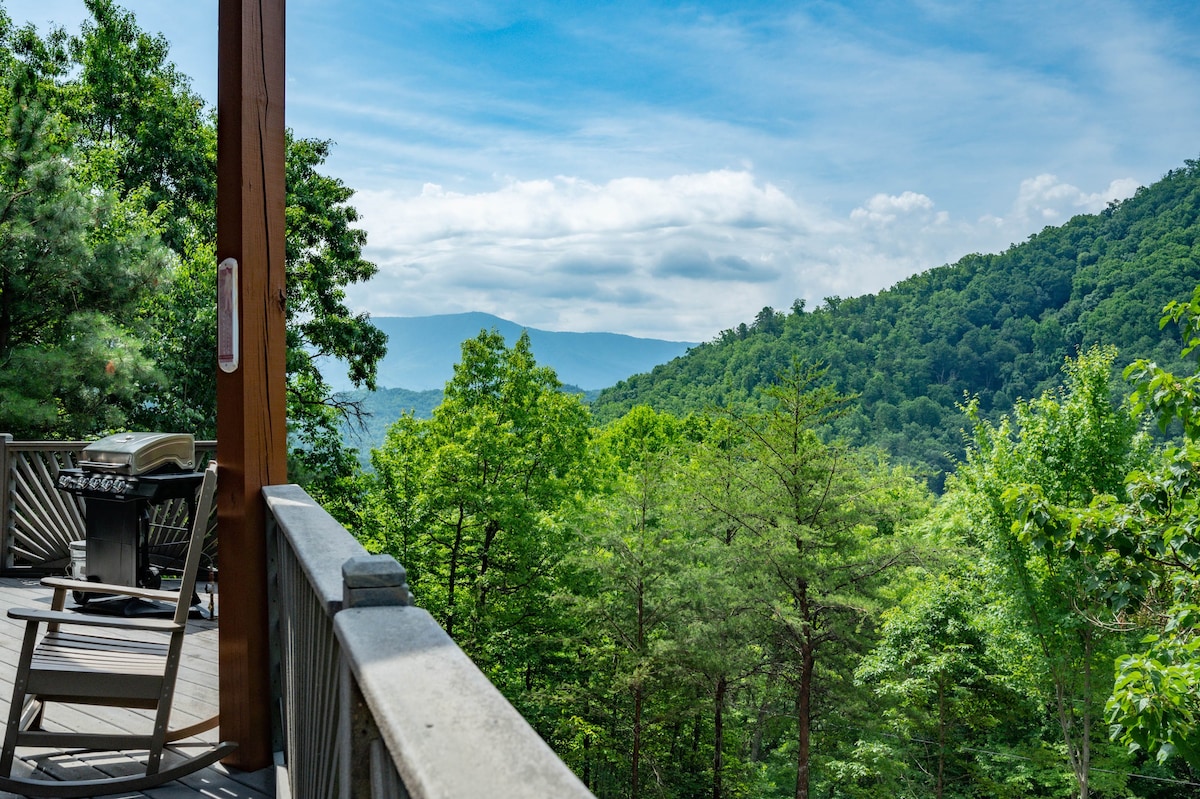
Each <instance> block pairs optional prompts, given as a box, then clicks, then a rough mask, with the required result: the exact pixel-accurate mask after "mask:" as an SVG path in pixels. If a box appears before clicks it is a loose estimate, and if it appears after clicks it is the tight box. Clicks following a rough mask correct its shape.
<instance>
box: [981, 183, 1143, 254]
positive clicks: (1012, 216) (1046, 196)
mask: <svg viewBox="0 0 1200 799" xmlns="http://www.w3.org/2000/svg"><path fill="white" fill-rule="evenodd" d="M1138 185H1139V184H1138V182H1137V181H1136V180H1134V179H1133V178H1118V179H1116V180H1113V181H1112V182H1110V183H1109V184H1108V186H1107V187H1106V188H1105V189H1103V190H1102V191H1097V192H1088V191H1084V190H1083V189H1080V188H1078V187H1077V186H1073V185H1071V184H1070V183H1065V182H1063V181H1061V180H1059V179H1058V177H1056V176H1055V175H1049V174H1041V175H1038V176H1036V177H1032V178H1027V179H1026V180H1023V181H1021V186H1020V188H1019V189H1018V191H1017V197H1016V199H1015V200H1014V201H1013V204H1012V207H1011V209H1010V210H1009V212H1008V213H1007V214H1005V215H1004V216H993V215H990V214H988V215H985V216H983V217H982V218H981V219H980V220H979V221H980V225H981V226H982V227H983V228H984V229H986V228H992V229H993V230H994V231H995V235H993V236H990V237H988V238H989V239H990V241H992V242H996V243H995V244H993V246H996V247H999V246H1003V245H1004V244H1005V243H1008V242H1013V241H1019V240H1021V239H1022V238H1023V237H1024V236H1027V235H1028V234H1030V233H1035V232H1037V231H1038V230H1041V229H1042V228H1043V227H1046V226H1048V225H1061V224H1063V223H1064V222H1066V221H1067V220H1069V219H1070V218H1071V217H1073V216H1075V215H1077V214H1094V213H1098V212H1099V211H1102V210H1104V208H1105V207H1106V206H1107V205H1108V204H1109V203H1110V202H1113V201H1114V200H1124V199H1126V198H1128V197H1132V196H1133V193H1134V192H1135V191H1137V188H1138Z"/></svg>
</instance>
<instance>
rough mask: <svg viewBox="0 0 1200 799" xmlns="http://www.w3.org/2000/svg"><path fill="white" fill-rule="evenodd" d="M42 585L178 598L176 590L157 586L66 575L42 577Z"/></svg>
mask: <svg viewBox="0 0 1200 799" xmlns="http://www.w3.org/2000/svg"><path fill="white" fill-rule="evenodd" d="M41 583H42V585H44V586H46V587H47V588H53V589H55V590H58V591H79V592H81V593H87V594H106V595H107V594H111V595H113V596H130V597H137V598H138V599H158V600H162V601H164V602H174V601H175V600H177V599H179V592H178V591H166V590H161V589H157V588H139V587H138V586H134V585H113V584H112V583H94V582H90V581H88V580H72V579H70V578H68V577H43V578H42V580H41Z"/></svg>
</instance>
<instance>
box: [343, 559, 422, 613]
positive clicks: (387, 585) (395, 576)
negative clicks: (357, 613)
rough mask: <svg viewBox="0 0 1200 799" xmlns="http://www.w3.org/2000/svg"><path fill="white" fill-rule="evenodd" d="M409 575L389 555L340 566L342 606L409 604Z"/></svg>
mask: <svg viewBox="0 0 1200 799" xmlns="http://www.w3.org/2000/svg"><path fill="white" fill-rule="evenodd" d="M407 577H408V574H407V572H405V571H404V567H403V566H401V565H400V564H399V563H397V562H396V559H395V558H393V557H392V556H391V555H361V556H358V557H354V558H350V559H349V560H347V561H346V562H345V563H343V564H342V607H343V608H362V607H373V606H379V605H411V604H412V603H413V595H412V592H411V591H409V590H408V581H407Z"/></svg>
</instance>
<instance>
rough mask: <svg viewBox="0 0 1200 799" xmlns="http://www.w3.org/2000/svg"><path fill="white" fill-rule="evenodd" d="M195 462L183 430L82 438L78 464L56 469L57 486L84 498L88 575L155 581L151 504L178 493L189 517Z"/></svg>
mask: <svg viewBox="0 0 1200 799" xmlns="http://www.w3.org/2000/svg"><path fill="white" fill-rule="evenodd" d="M195 464H196V453H195V441H194V440H193V437H192V436H191V435H189V434H187V433H118V434H116V435H112V436H108V437H106V438H102V439H100V440H99V441H96V442H94V443H92V444H90V445H88V447H87V448H86V449H84V451H83V455H82V457H81V459H80V461H79V466H78V467H77V468H74V469H63V470H61V471H60V472H59V474H58V478H57V482H56V485H57V486H58V488H59V489H61V490H63V491H67V492H69V493H71V494H74V495H76V496H79V497H82V498H83V500H84V532H85V541H86V550H87V577H88V579H89V580H93V581H98V582H102V583H112V584H114V585H133V586H140V587H143V588H157V587H158V585H159V579H158V575H157V572H156V571H155V570H154V569H153V568H152V567H151V563H150V546H149V538H150V518H151V513H150V509H151V506H153V505H157V504H160V503H163V502H166V501H168V500H172V499H184V500H186V502H187V507H188V519H189V520H190V519H191V518H192V516H193V515H194V514H195V512H196V508H195V504H196V489H197V487H198V486H199V485H200V483H201V481H202V480H203V479H204V473H203V472H198V471H195ZM79 576H80V575H76V577H79Z"/></svg>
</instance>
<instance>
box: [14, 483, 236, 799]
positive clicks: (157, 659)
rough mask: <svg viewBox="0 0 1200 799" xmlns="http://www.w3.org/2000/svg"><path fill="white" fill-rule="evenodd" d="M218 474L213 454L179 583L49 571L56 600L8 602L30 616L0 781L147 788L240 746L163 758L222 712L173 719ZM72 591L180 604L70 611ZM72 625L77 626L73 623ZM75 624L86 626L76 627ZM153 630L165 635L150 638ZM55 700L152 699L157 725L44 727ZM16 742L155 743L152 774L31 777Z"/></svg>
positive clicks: (101, 790) (51, 792)
mask: <svg viewBox="0 0 1200 799" xmlns="http://www.w3.org/2000/svg"><path fill="white" fill-rule="evenodd" d="M216 475H217V464H216V463H215V462H211V463H209V464H208V468H207V470H206V471H205V473H204V481H203V482H202V483H201V486H200V499H199V501H198V502H197V503H196V510H195V513H194V514H193V516H192V519H191V538H190V541H189V542H188V548H187V556H186V561H185V564H184V569H183V580H182V584H181V585H180V587H179V592H178V593H176V592H174V591H165V590H163V591H159V590H149V589H142V588H136V587H132V586H121V585H107V584H101V583H92V582H80V581H76V580H68V579H63V578H46V579H44V580H42V584H43V585H47V586H50V587H52V588H53V589H54V598H53V601H52V604H51V609H50V610H34V609H26V608H13V609H12V610H9V611H8V615H9V617H10V618H13V619H20V620H22V621H25V622H26V626H25V639H24V643H23V645H22V648H21V659H20V662H19V663H18V666H17V673H16V679H15V682H14V685H13V698H12V705H11V707H10V709H9V715H8V727H7V730H6V731H5V736H4V747H3V750H2V751H0V790H4V791H11V792H13V793H18V794H22V795H25V796H57V797H85V796H98V795H103V794H110V793H117V792H122V791H140V790H142V789H145V788H149V787H152V786H155V785H160V784H162V783H164V782H169V781H171V780H175V779H178V778H180V777H182V776H184V775H186V774H190V773H191V772H193V771H197V770H198V769H201V768H204V767H205V766H209V765H212V764H213V763H215V762H216V761H218V760H220V759H221V758H222V757H225V756H226V755H228V754H229V753H230V752H232V751H233V749H234V748H235V747H236V746H237V744H235V743H230V742H222V743H219V744H216V745H215V746H213V747H212V748H210V749H206V750H205V751H204V752H203V753H202V754H199V755H196V756H194V757H190V758H187V759H184V760H182V761H180V762H177V763H174V764H172V765H171V766H170V767H168V768H162V760H163V747H164V746H165V745H166V744H168V743H171V742H173V741H178V740H181V739H183V738H188V737H191V736H193V735H197V734H199V733H201V732H204V731H206V730H210V729H212V728H214V727H216V726H217V723H218V718H217V717H216V716H213V717H212V718H210V719H208V720H206V721H203V722H200V723H199V724H194V725H192V726H190V727H187V728H186V729H180V730H175V731H170V730H168V729H167V723H168V721H169V719H170V715H171V705H172V699H173V697H174V693H175V678H176V675H177V674H178V671H179V662H180V655H181V651H182V649H183V639H184V633H185V628H186V625H187V619H188V613H189V610H190V607H189V606H190V604H191V598H192V596H193V592H194V590H195V583H196V571H197V568H198V567H199V565H200V553H201V551H202V550H203V548H204V534H205V530H206V528H207V526H208V518H209V512H210V510H211V508H212V502H213V492H214V491H215V489H216ZM69 591H81V592H87V593H88V594H92V595H94V594H111V595H114V596H126V597H137V598H140V599H148V600H155V601H159V602H170V603H174V605H175V611H174V617H173V618H170V619H166V618H120V617H108V616H88V615H82V614H78V613H72V612H69V611H64V610H63V608H64V606H65V603H66V595H67V592H69ZM42 624H45V625H46V632H45V634H44V635H42V636H40V638H39V634H38V633H39V627H40V625H42ZM68 626H69V627H70V628H72V631H70V632H68V631H67V630H66V629H65V628H67V627H68ZM76 628H86V629H83V630H82V631H80V632H76V631H74V630H75V629H76ZM127 631H137V632H138V633H139V635H130V634H129V633H128V632H127ZM105 633H108V635H106V634H105ZM146 633H150V634H151V635H146ZM123 634H124V635H123ZM131 638H137V639H138V640H130V639H131ZM151 638H158V639H159V640H156V641H152V642H148V641H149V639H151ZM48 702H62V703H69V704H87V705H106V706H109V707H125V708H141V709H147V708H149V709H154V710H155V714H154V728H153V730H152V731H151V732H150V733H148V734H145V735H134V734H120V733H111V734H105V733H75V732H52V731H48V730H43V729H41V722H42V716H43V714H44V712H45V706H46V703H48ZM18 746H35V747H50V748H55V749H83V750H92V751H120V750H139V751H144V750H148V751H149V757H148V759H147V761H146V770H145V773H144V774H134V775H131V776H121V777H110V778H104V779H89V780H54V779H30V778H27V777H24V776H21V777H18V776H13V759H14V750H15V749H16V747H18Z"/></svg>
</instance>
